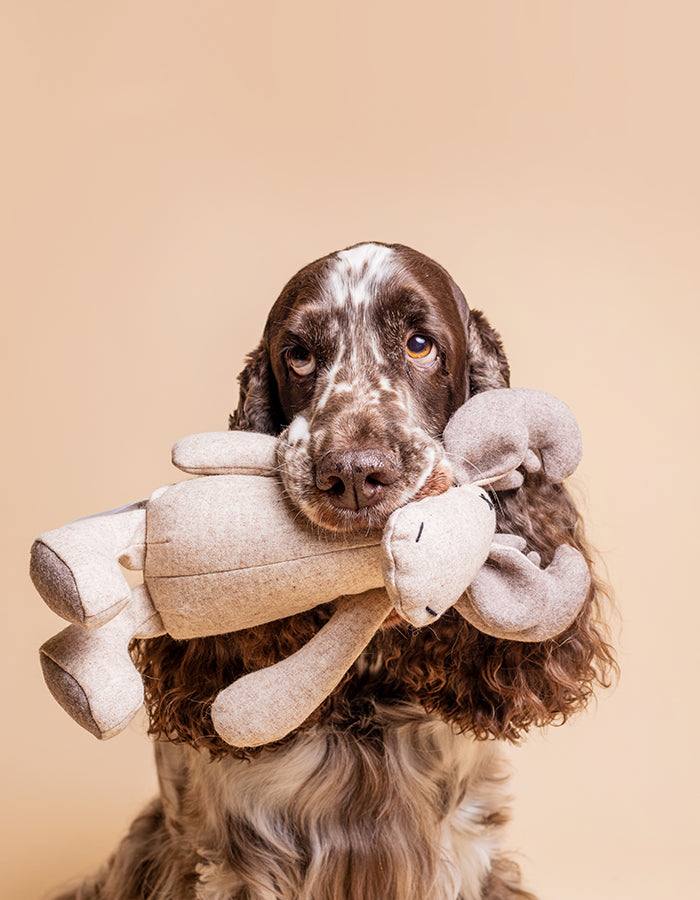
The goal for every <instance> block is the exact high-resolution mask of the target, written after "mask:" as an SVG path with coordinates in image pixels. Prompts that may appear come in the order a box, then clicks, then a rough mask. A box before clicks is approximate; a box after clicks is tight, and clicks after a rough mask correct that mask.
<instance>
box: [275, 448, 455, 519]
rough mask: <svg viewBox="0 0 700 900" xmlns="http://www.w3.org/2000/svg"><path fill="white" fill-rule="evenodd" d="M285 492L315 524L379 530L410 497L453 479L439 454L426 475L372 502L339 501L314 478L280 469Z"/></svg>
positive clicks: (425, 493) (413, 498)
mask: <svg viewBox="0 0 700 900" xmlns="http://www.w3.org/2000/svg"><path fill="white" fill-rule="evenodd" d="M282 478H283V482H284V487H285V493H286V495H287V498H288V500H289V501H291V503H292V505H293V506H295V507H296V508H297V509H298V510H299V511H300V512H301V513H302V514H303V515H304V516H305V517H306V519H307V520H308V521H309V523H310V524H311V525H312V526H313V527H316V528H321V529H323V530H324V531H329V532H334V533H336V534H346V535H352V534H366V535H368V536H369V535H372V534H375V535H376V534H378V533H381V532H382V531H383V530H384V527H385V526H386V523H387V521H388V519H389V518H390V516H391V514H392V513H393V512H395V511H396V510H397V509H399V508H400V507H402V506H405V505H406V504H407V503H409V502H412V501H418V500H422V499H423V498H425V497H430V496H434V495H436V494H441V493H443V492H444V491H446V490H447V489H448V488H449V487H451V486H452V484H453V483H454V475H453V472H452V469H451V467H450V465H449V463H448V462H447V461H446V460H445V459H444V457H442V456H441V457H440V459H439V460H438V461H437V462H434V463H433V464H432V466H431V468H430V470H429V472H428V474H427V475H421V477H420V479H419V480H417V481H414V482H413V483H411V482H409V483H408V484H406V483H405V482H404V481H403V479H402V480H401V482H400V483H399V482H397V483H396V484H393V485H391V487H390V488H388V489H383V490H382V492H381V498H380V499H379V500H378V501H377V502H376V503H374V504H372V505H367V506H360V505H354V506H352V507H346V506H343V505H339V504H338V502H337V498H336V497H334V496H333V494H332V493H329V492H328V491H323V490H319V489H318V488H317V487H316V485H315V483H314V482H313V481H310V482H309V481H301V482H300V481H296V480H295V479H294V478H290V477H289V475H288V472H287V471H285V469H284V468H283V469H282Z"/></svg>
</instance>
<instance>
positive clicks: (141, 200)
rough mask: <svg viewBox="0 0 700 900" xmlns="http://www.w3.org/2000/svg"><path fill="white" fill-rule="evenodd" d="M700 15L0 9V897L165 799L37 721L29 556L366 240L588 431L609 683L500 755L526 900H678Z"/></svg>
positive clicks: (60, 726) (39, 879)
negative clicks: (312, 270) (457, 311)
mask: <svg viewBox="0 0 700 900" xmlns="http://www.w3.org/2000/svg"><path fill="white" fill-rule="evenodd" d="M694 6H695V5H694V4H692V3H689V4H687V5H685V4H682V3H674V2H671V3H668V2H664V3H661V2H655V3H644V2H635V3H626V2H590V0H588V2H534V0H528V2H513V3H511V2H498V3H477V2H468V3H465V2H461V3H443V2H432V3H429V4H426V3H416V2H406V0H402V2H381V0H380V2H374V3H368V2H364V0H360V2H358V0H353V2H352V3H351V2H349V0H348V2H345V3H337V2H329V0H323V2H299V3H290V2H287V3H285V2H279V0H278V2H271V0H268V2H266V3H259V4H255V3H246V4H243V3H236V2H211V0H209V2H197V3H194V2H191V3H186V2H173V0H169V2H165V0H161V2H124V0H122V2H118V3H117V2H104V0H103V2H97V3H95V2H87V0H74V2H70V3H67V2H50V0H46V2H36V0H17V2H16V3H9V4H8V3H7V2H3V4H2V10H1V18H2V28H1V37H0V67H1V71H0V76H1V77H0V91H1V92H2V105H1V108H2V110H3V115H2V131H3V134H2V141H1V143H0V147H1V149H0V153H1V154H2V167H1V173H2V174H1V175H0V178H1V179H2V184H0V197H1V198H2V200H1V202H0V209H1V211H0V228H1V229H2V234H1V235H0V247H1V248H2V251H1V252H2V256H3V262H2V281H3V285H2V304H3V306H2V309H3V317H2V329H1V334H2V338H1V340H2V357H3V373H2V385H3V389H4V396H5V400H4V416H3V420H4V421H3V424H4V435H5V439H4V441H3V443H2V453H3V457H4V458H3V461H2V472H3V484H2V491H3V494H4V500H5V505H4V509H3V515H2V526H1V527H2V537H1V542H2V547H3V552H4V553H5V554H6V555H5V556H4V563H3V577H4V581H5V587H4V595H5V600H4V602H3V604H2V616H3V633H4V635H5V636H6V641H5V649H4V650H3V652H2V654H1V655H0V656H1V658H2V666H3V673H2V677H3V678H4V679H5V683H6V685H7V687H6V690H5V692H4V696H5V701H4V714H3V717H2V721H3V740H2V742H1V749H2V754H3V758H4V759H3V763H2V775H3V781H4V784H3V787H2V805H3V808H4V813H5V817H4V818H5V822H4V827H5V828H6V832H5V834H4V836H3V837H2V839H1V849H2V854H3V856H6V857H7V858H6V859H3V860H2V862H1V866H2V868H1V872H2V874H1V875H0V878H1V879H2V884H1V886H0V894H1V895H2V896H3V897H4V898H5V897H7V898H33V897H39V896H42V895H43V894H44V892H46V891H47V890H48V889H49V888H50V886H51V885H54V884H56V883H60V882H61V881H63V880H64V879H66V878H68V877H70V876H71V875H74V874H76V873H80V872H83V871H86V870H88V869H90V868H91V867H92V866H94V865H95V864H96V863H98V862H99V861H100V860H101V859H102V858H103V857H104V856H105V855H106V854H107V852H108V851H109V850H110V848H111V847H112V846H113V844H114V843H115V841H116V839H117V838H118V836H119V835H120V834H121V833H122V831H123V830H124V828H125V827H126V825H127V823H128V822H129V820H130V818H131V817H132V816H133V815H134V813H135V812H136V811H137V809H138V808H139V806H140V805H141V804H142V803H143V802H144V801H145V800H146V798H147V797H148V796H149V794H151V793H152V791H153V790H154V775H153V768H152V764H151V760H150V751H149V746H148V742H147V740H146V738H145V737H144V736H143V722H142V721H139V722H137V723H135V724H133V725H132V727H131V728H130V730H129V732H128V733H127V734H125V735H123V736H122V737H120V738H118V739H116V740H114V741H112V742H109V743H106V744H99V743H97V742H96V741H94V740H93V739H92V738H91V737H89V736H88V735H87V734H85V733H84V732H82V731H81V730H80V729H79V728H78V727H77V726H76V725H74V724H73V723H72V722H71V721H70V720H69V719H68V718H67V717H66V716H65V715H64V713H63V712H62V711H61V710H60V709H59V708H58V707H57V706H56V705H55V704H54V703H53V701H52V700H51V698H50V697H49V695H48V693H47V691H46V690H45V689H44V686H43V683H42V681H41V677H40V673H39V667H38V665H37V660H36V648H37V646H38V645H39V643H40V642H41V641H42V640H44V639H45V638H46V637H47V636H48V635H50V634H51V633H52V632H53V631H54V630H57V629H58V627H59V623H58V621H57V620H56V619H55V617H54V616H52V614H51V613H50V612H49V611H48V610H47V609H44V608H43V607H42V604H41V602H40V601H39V598H38V597H37V595H36V594H35V593H34V592H33V590H32V588H31V586H30V584H29V582H28V579H27V577H26V574H25V573H26V565H27V551H28V548H29V545H30V542H31V539H32V537H33V536H34V535H35V534H36V533H37V532H39V531H40V530H43V529H46V528H48V527H53V526H55V525H58V524H61V523H63V522H66V521H67V520H69V519H71V518H73V517H76V516H79V515H82V514H86V513H90V512H94V511H97V510H100V509H104V508H108V507H112V506H116V505H119V504H121V503H124V502H126V501H128V500H131V499H133V498H137V497H140V496H143V495H144V494H146V493H147V492H149V491H150V490H151V489H152V488H153V487H155V486H156V485H158V484H160V483H163V482H166V481H168V480H169V479H171V478H173V473H171V471H170V468H169V464H168V454H169V446H170V443H171V441H172V440H173V439H174V438H176V437H178V436H180V435H182V434H185V433H188V432H191V431H196V430H204V429H213V428H219V427H225V425H226V417H227V413H228V411H229V409H230V408H231V406H232V403H233V398H234V382H233V379H234V374H235V373H236V372H237V371H238V370H239V368H240V365H241V360H242V356H243V354H244V352H246V351H247V350H248V349H250V348H251V347H252V345H253V344H254V342H255V341H256V339H257V336H258V333H259V331H260V329H261V327H262V323H263V319H264V316H265V313H266V311H267V309H268V307H269V306H270V304H271V302H272V301H273V299H274V297H275V296H276V293H277V292H278V290H279V289H280V287H281V285H282V283H283V282H284V281H285V280H286V278H287V277H288V276H289V275H290V274H292V273H293V272H294V271H295V270H296V269H297V268H298V267H299V266H300V265H301V264H303V263H305V262H307V261H308V260H309V259H311V258H313V257H316V256H318V255H320V254H322V253H324V252H326V251H328V250H330V249H333V248H337V247H341V246H344V245H347V244H349V243H353V242H355V241H358V240H362V239H371V238H378V239H383V240H388V241H402V242H405V243H408V244H411V245H413V246H415V247H417V248H420V249H422V250H424V251H425V252H427V253H429V254H431V255H433V256H435V257H436V258H437V259H439V260H440V261H441V262H443V263H444V264H445V265H446V266H447V267H448V268H449V269H450V270H451V272H452V273H453V274H454V276H455V277H456V278H457V280H458V281H459V282H460V284H461V285H462V286H463V288H464V289H465V291H466V293H467V295H468V297H469V298H470V299H471V302H472V304H473V305H476V306H480V307H483V308H484V309H485V310H486V311H487V313H488V315H489V316H490V317H491V319H492V321H493V322H494V323H495V324H496V326H497V327H498V328H500V329H501V331H502V333H503V336H504V338H505V341H506V344H507V347H508V349H509V353H510V359H511V362H512V367H513V372H514V383H515V384H517V385H525V386H532V387H543V388H547V389H549V390H551V391H553V392H555V393H557V394H559V395H560V396H562V397H564V398H566V399H567V400H568V401H569V402H570V403H571V405H572V406H573V408H574V409H575V411H576V413H577V414H578V417H579V420H580V422H581V425H582V427H583V432H584V435H585V447H586V455H585V462H584V465H583V466H582V467H581V469H580V474H579V475H578V477H577V479H576V482H577V486H578V489H579V490H580V493H581V495H582V496H583V497H584V503H585V506H586V508H587V510H588V519H589V522H590V530H591V533H592V536H593V538H594V540H595V542H596V543H597V545H598V546H599V547H600V548H601V550H602V551H603V552H604V555H605V559H606V562H607V566H608V569H609V574H610V578H611V580H612V581H613V583H614V585H615V588H616V591H617V597H618V603H619V607H620V611H621V619H622V620H623V628H622V636H621V638H620V648H621V649H620V658H621V663H622V668H623V677H622V681H621V683H620V685H619V687H618V688H617V690H616V691H615V692H613V693H609V694H608V695H606V696H604V697H602V698H601V700H600V702H599V704H598V707H597V708H596V709H593V710H591V712H590V713H589V714H587V715H586V716H585V717H582V718H580V719H579V720H578V721H577V722H576V723H574V724H571V725H567V727H566V728H564V729H561V730H557V731H552V732H550V733H549V734H548V735H547V736H546V737H544V738H543V737H534V738H533V739H532V740H530V741H529V742H528V744H527V745H526V747H525V748H524V749H522V750H520V751H518V752H517V753H516V763H517V767H518V777H517V800H516V810H517V817H516V821H515V824H514V827H513V839H512V843H513V846H514V847H516V848H518V849H519V850H520V851H521V852H522V853H523V858H524V864H525V867H526V871H527V874H528V877H529V880H530V882H531V884H532V885H534V886H536V887H537V889H538V890H539V891H540V892H541V896H542V897H543V898H544V900H628V898H629V900H644V898H654V900H657V898H660V897H664V898H666V897H674V898H675V897H678V898H686V897H691V896H694V895H695V890H696V889H694V885H695V883H696V882H695V868H696V860H697V854H698V850H699V848H698V814H697V788H698V784H697V779H696V769H697V763H696V754H697V746H698V728H697V718H698V716H697V703H696V696H697V694H696V684H695V674H696V670H697V646H698V644H697V632H698V626H699V624H700V623H699V622H698V602H697V600H698V592H697V588H696V586H695V584H694V583H693V582H692V580H691V575H690V566H691V565H692V564H693V563H695V562H696V560H697V559H698V555H699V550H698V542H697V519H698V516H697V502H698V492H697V484H696V482H697V446H698V428H697V404H698V389H699V388H700V385H699V384H698V378H697V343H698V335H697V333H698V324H699V323H698V281H699V279H698V274H699V269H700V264H699V261H698V249H699V247H700V244H699V242H698V238H699V237H700V235H699V230H700V229H699V226H698V203H699V201H700V175H699V173H698V161H699V159H700V146H699V144H700V140H699V136H700V132H699V130H698V109H697V103H698V98H697V88H698V76H699V75H700V71H699V69H700V67H699V65H698V56H699V54H698V48H697V35H698V28H699V26H700V17H699V16H698V14H697V13H695V12H693V7H694ZM616 627H617V626H616ZM47 735H48V736H47Z"/></svg>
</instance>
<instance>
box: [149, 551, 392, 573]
mask: <svg viewBox="0 0 700 900" xmlns="http://www.w3.org/2000/svg"><path fill="white" fill-rule="evenodd" d="M377 546H378V544H358V545H357V546H354V547H347V548H345V549H344V550H337V549H336V550H326V551H325V552H324V553H312V554H311V555H309V556H295V557H292V558H290V559H284V560H280V561H279V562H271V563H259V564H258V565H255V566H239V567H238V568H236V569H217V570H216V571H214V572H213V571H208V572H185V573H183V574H181V575H152V574H151V573H146V578H147V579H148V580H149V581H150V580H155V579H159V580H161V581H163V580H166V579H173V578H207V577H209V576H211V575H227V574H228V573H230V572H246V571H250V570H252V569H271V568H274V567H275V566H288V565H289V563H290V562H303V561H304V560H307V559H321V558H322V557H324V556H330V555H332V554H334V553H341V552H354V551H355V550H369V549H371V548H374V547H377Z"/></svg>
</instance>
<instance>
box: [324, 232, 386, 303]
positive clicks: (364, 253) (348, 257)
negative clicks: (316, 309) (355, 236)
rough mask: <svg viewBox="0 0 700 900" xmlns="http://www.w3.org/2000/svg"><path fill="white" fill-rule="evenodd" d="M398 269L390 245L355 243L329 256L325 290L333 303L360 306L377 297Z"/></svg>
mask: <svg viewBox="0 0 700 900" xmlns="http://www.w3.org/2000/svg"><path fill="white" fill-rule="evenodd" d="M399 268H400V267H399V261H398V258H397V254H396V251H395V250H394V248H393V247H387V246H385V245H384V244H358V245H357V246H355V247H350V248H349V249H347V250H341V251H339V252H338V253H335V254H333V255H332V256H331V257H330V258H329V259H328V264H327V268H326V273H325V274H326V277H325V281H324V293H325V294H326V296H327V298H328V300H329V301H330V302H331V303H332V304H333V305H335V306H339V307H347V306H349V307H351V308H352V307H356V306H363V305H366V304H369V303H371V302H372V301H373V300H374V299H375V298H376V296H377V291H378V289H379V288H380V287H381V286H384V285H386V284H387V283H389V282H391V281H392V280H395V279H396V278H397V276H398V274H399Z"/></svg>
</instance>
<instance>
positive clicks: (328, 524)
mask: <svg viewBox="0 0 700 900" xmlns="http://www.w3.org/2000/svg"><path fill="white" fill-rule="evenodd" d="M406 502H407V501H406V500H403V499H402V498H401V497H397V498H396V499H395V500H394V501H393V502H392V501H391V500H390V499H388V498H387V500H383V501H382V502H381V503H379V504H377V505H376V506H370V507H365V508H363V509H344V508H342V507H338V506H335V505H334V504H333V503H331V501H330V500H328V498H327V497H325V496H324V495H323V494H322V493H321V492H320V491H319V492H317V493H315V494H314V495H313V496H311V497H307V498H305V499H304V501H303V502H300V503H299V508H300V509H301V512H302V513H304V515H305V516H306V518H307V519H308V520H309V522H310V523H311V524H312V525H314V526H316V527H317V528H322V529H323V530H324V531H332V532H334V533H336V534H347V535H351V534H366V535H372V534H375V535H376V534H379V533H381V532H382V531H383V530H384V526H385V525H386V523H387V521H388V519H389V516H390V515H391V514H392V513H393V512H394V510H396V509H398V508H399V507H400V506H403V505H404V503H406Z"/></svg>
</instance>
